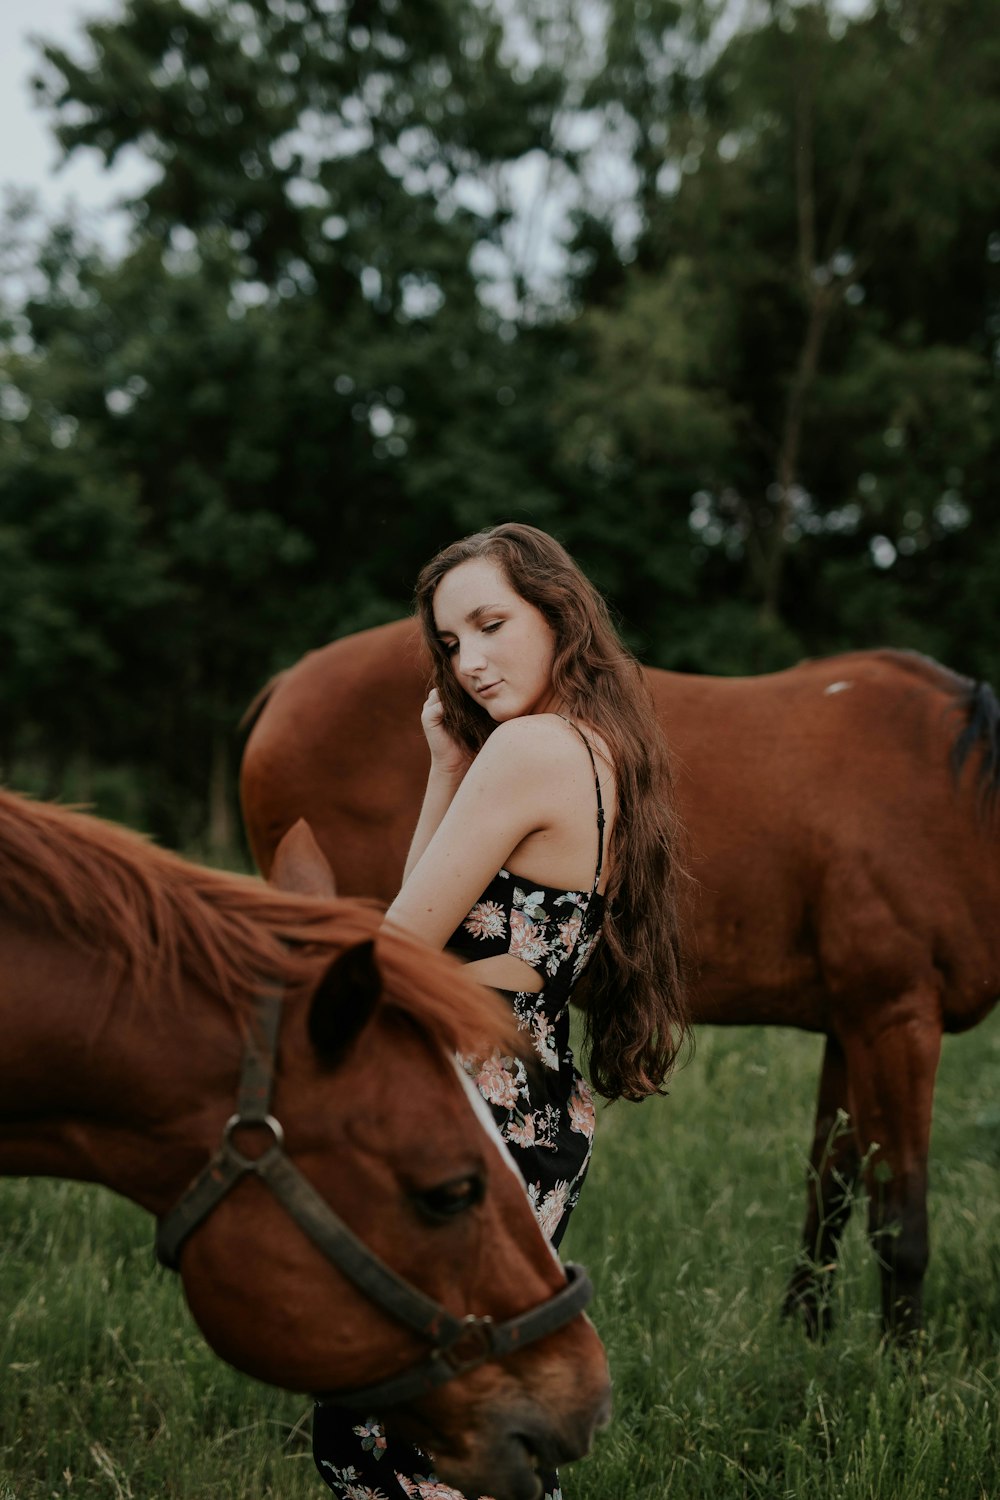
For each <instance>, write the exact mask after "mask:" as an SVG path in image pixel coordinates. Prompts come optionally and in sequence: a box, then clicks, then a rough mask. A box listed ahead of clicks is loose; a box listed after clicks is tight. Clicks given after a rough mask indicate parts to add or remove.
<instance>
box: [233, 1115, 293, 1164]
mask: <svg viewBox="0 0 1000 1500" xmlns="http://www.w3.org/2000/svg"><path fill="white" fill-rule="evenodd" d="M238 1130H253V1131H257V1130H266V1131H267V1132H268V1134H269V1135H270V1137H271V1139H270V1141H268V1142H267V1143H266V1144H265V1145H264V1147H263V1149H262V1150H261V1151H259V1152H258V1153H257V1155H256V1156H247V1155H246V1153H245V1152H244V1151H241V1150H240V1149H239V1147H238V1146H234V1145H233V1136H234V1135H235V1134H236V1132H237V1131H238ZM284 1144H285V1132H284V1130H283V1129H282V1128H281V1121H280V1120H276V1119H275V1118H274V1116H273V1115H261V1117H260V1119H258V1120H248V1119H246V1117H245V1116H244V1115H230V1116H229V1119H228V1120H227V1121H226V1123H225V1125H224V1126H223V1130H222V1148H223V1150H224V1151H228V1153H229V1155H230V1156H231V1157H233V1158H234V1159H235V1161H236V1162H237V1164H238V1165H239V1166H241V1167H242V1168H243V1169H244V1170H245V1171H247V1172H252V1171H253V1170H254V1168H255V1167H256V1166H257V1164H258V1162H261V1161H263V1160H264V1157H265V1156H269V1155H270V1153H271V1152H272V1151H274V1150H276V1149H277V1150H279V1151H280V1149H281V1147H282V1146H283V1145H284Z"/></svg>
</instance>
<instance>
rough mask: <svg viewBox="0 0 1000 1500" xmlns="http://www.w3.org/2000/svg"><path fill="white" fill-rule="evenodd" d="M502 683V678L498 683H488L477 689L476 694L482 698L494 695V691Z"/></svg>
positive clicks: (498, 679)
mask: <svg viewBox="0 0 1000 1500" xmlns="http://www.w3.org/2000/svg"><path fill="white" fill-rule="evenodd" d="M502 681H503V679H502V678H497V680H496V682H487V683H486V684H485V685H484V686H483V687H477V688H476V692H477V694H478V695H479V697H480V698H482V697H483V695H484V694H485V693H492V691H493V689H494V688H497V687H499V686H500V683H501V682H502Z"/></svg>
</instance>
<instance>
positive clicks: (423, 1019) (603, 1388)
mask: <svg viewBox="0 0 1000 1500" xmlns="http://www.w3.org/2000/svg"><path fill="white" fill-rule="evenodd" d="M292 863H293V864H294V859H293V860H292ZM299 887H300V889H302V888H303V882H302V881H301V880H300V881H299ZM380 923H381V914H380V912H379V911H378V910H377V909H375V907H374V906H373V905H372V904H371V903H363V902H358V901H348V900H340V901H331V900H323V899H319V898H318V897H317V896H316V895H308V894H307V895H303V894H289V893H286V892H282V891H277V890H272V889H269V888H268V887H266V886H264V885H262V884H261V883H260V882H258V881H256V880H251V879H248V878H243V877H238V876H233V875H228V874H223V873H220V872H218V871H213V870H207V869H202V868H199V867H198V866H195V865H192V864H189V863H187V862H186V861H184V860H181V859H180V858H178V857H176V856H174V855H171V854H168V853H165V852H163V851H160V850H157V849H155V848H152V847H150V846H149V845H148V844H147V843H145V842H144V841H143V840H142V839H140V838H139V837H137V836H136V835H134V834H130V833H127V832H126V831H125V830H122V829H118V828H116V827H114V826H113V825H111V824H106V823H102V822H100V821H99V820H97V819H95V818H89V817H86V816H83V815H81V814H78V813H74V812H70V811H66V810H64V809H61V808H57V807H51V806H47V805H44V804H35V803H32V802H29V801H27V800H25V799H23V798H20V797H17V796H15V795H13V794H11V793H8V792H4V791H0V1028H2V1037H3V1041H2V1045H0V1172H2V1173H16V1174H25V1175H44V1176H59V1177H71V1178H78V1179H82V1180H87V1181H92V1182H100V1183H103V1184H105V1185H106V1186H108V1187H110V1188H113V1189H114V1190H115V1191H117V1192H119V1193H122V1194H124V1196H126V1197H127V1198H130V1199H132V1200H133V1201H134V1202H136V1203H138V1204H140V1205H141V1206H142V1207H143V1208H145V1209H147V1210H149V1212H150V1213H152V1214H154V1215H156V1216H157V1218H158V1219H159V1220H160V1233H159V1239H158V1246H159V1250H160V1253H161V1258H162V1259H164V1260H165V1261H166V1262H167V1263H169V1264H179V1269H180V1273H181V1276H182V1279H183V1284H184V1290H185V1294H186V1296H187V1300H188V1303H189V1305H190V1307H191V1310H192V1312H193V1314H194V1317H195V1319H196V1321H197V1322H198V1324H199V1325H200V1327H201V1329H202V1331H203V1333H204V1334H205V1337H206V1338H207V1340H208V1342H209V1343H210V1344H211V1346H212V1347H213V1349H215V1350H216V1352H217V1353H219V1354H220V1355H221V1356H222V1357H223V1358H224V1359H226V1360H228V1361H229V1362H230V1363H231V1364H233V1365H235V1366H236V1367H237V1368H238V1369H240V1370H243V1371H245V1372H247V1373H248V1374H250V1375H253V1376H255V1377H257V1378H258V1379H262V1380H267V1381H270V1382H272V1383H273V1384H275V1385H280V1386H283V1387H285V1388H287V1389H290V1390H297V1391H309V1392H319V1393H324V1395H325V1396H326V1397H327V1398H328V1399H330V1400H331V1401H337V1402H340V1403H341V1404H345V1405H349V1406H352V1405H355V1404H356V1402H357V1401H360V1402H361V1403H362V1404H363V1405H364V1406H365V1407H366V1409H368V1410H375V1411H380V1410H381V1409H382V1407H383V1405H384V1406H385V1407H388V1408H389V1410H388V1413H387V1415H388V1419H389V1421H390V1424H393V1423H394V1424H395V1428H396V1430H398V1431H399V1432H400V1434H401V1435H403V1436H405V1437H407V1438H409V1439H410V1440H411V1441H415V1442H417V1443H419V1444H420V1446H421V1447H423V1448H426V1449H429V1450H430V1451H431V1452H432V1453H433V1454H434V1456H435V1459H436V1461H437V1464H438V1468H439V1471H440V1473H441V1474H442V1477H444V1478H446V1479H447V1481H448V1482H449V1483H451V1484H455V1485H458V1486H460V1487H461V1488H462V1489H463V1490H467V1491H468V1492H469V1493H471V1494H477V1495H478V1494H480V1493H482V1492H487V1493H489V1494H491V1495H494V1496H496V1497H497V1500H533V1497H535V1496H536V1495H537V1494H538V1493H539V1480H538V1476H537V1467H538V1465H539V1464H541V1466H542V1467H543V1468H550V1467H552V1466H554V1465H555V1464H556V1463H557V1462H560V1461H567V1460H569V1459H571V1458H575V1457H579V1456H580V1455H581V1454H582V1453H583V1452H585V1451H586V1448H587V1446H588V1444H589V1441H590V1437H591V1433H592V1431H593V1428H594V1426H595V1424H596V1423H597V1422H599V1421H600V1420H602V1419H603V1417H604V1416H605V1415H606V1408H607V1399H608V1386H607V1366H606V1362H605V1359H604V1353H603V1350H602V1349H601V1346H600V1342H599V1340H598V1338H597V1335H596V1333H595V1332H594V1330H593V1328H592V1326H591V1325H590V1324H589V1322H588V1321H587V1319H586V1318H585V1317H583V1316H582V1315H581V1314H580V1312H579V1299H578V1298H577V1295H576V1289H575V1286H574V1283H573V1282H572V1281H567V1276H566V1273H565V1272H564V1271H563V1269H562V1268H561V1267H560V1265H559V1263H558V1261H557V1259H556V1257H555V1256H554V1255H553V1254H552V1252H551V1250H550V1248H549V1246H548V1245H547V1244H546V1242H545V1241H544V1239H543V1237H542V1235H541V1232H540V1231H539V1229H538V1227H537V1224H536V1222H535V1219H534V1215H533V1213H532V1211H531V1208H530V1205H529V1203H528V1199H527V1195H526V1194H525V1192H524V1189H523V1186H522V1184H521V1181H520V1178H519V1177H518V1176H517V1174H516V1173H515V1172H514V1171H513V1170H512V1168H511V1167H510V1165H509V1161H508V1158H507V1154H506V1152H505V1151H504V1150H503V1147H502V1144H501V1143H500V1141H499V1137H497V1136H496V1135H495V1133H494V1132H493V1131H492V1129H491V1128H490V1126H489V1123H488V1117H487V1116H486V1112H485V1111H484V1110H482V1107H481V1105H480V1103H479V1099H478V1095H477V1094H476V1092H475V1090H474V1089H473V1088H472V1086H471V1084H470V1082H469V1080H468V1079H467V1078H466V1077H465V1075H464V1073H462V1071H461V1069H459V1067H458V1066H457V1064H456V1063H455V1061H454V1056H455V1053H456V1051H458V1052H465V1053H468V1052H476V1053H479V1052H481V1051H482V1049H483V1048H484V1047H489V1046H492V1045H499V1046H501V1047H503V1048H505V1049H507V1050H509V1049H510V1048H511V1047H512V1046H515V1047H516V1046H517V1041H516V1038H515V1035H514V1032H513V1025H512V1022H511V1019H510V1016H509V1012H508V1011H507V1008H506V1007H505V1006H504V1005H503V1002H502V1001H501V1000H500V999H499V998H498V997H497V996H496V995H494V994H493V993H492V992H491V991H487V990H486V989H484V988H483V987H482V986H480V985H477V984H470V983H469V981H468V980H467V979H466V978H465V977H464V976H463V975H462V973H461V969H460V967H459V965H458V964H456V963H455V962H453V961H452V960H450V959H449V958H448V957H447V956H446V955H443V954H437V953H434V952H431V951H430V950H428V949H426V948H425V947H423V946H422V945H419V944H417V943H416V942H414V941H412V940H410V939H409V938H407V937H406V936H405V934H403V933H401V932H398V931H397V932H394V931H392V930H391V929H386V928H381V926H380ZM262 995H264V996H265V997H266V1006H265V1004H264V1003H263V1002H262V1001H261V996H262ZM266 1017H270V1019H269V1020H268V1019H266ZM268 1026H270V1027H271V1028H272V1031H273V1032H275V1033H276V1035H275V1036H271V1037H270V1038H268V1036H266V1035H264V1033H265V1032H266V1031H267V1028H268ZM241 1059H242V1061H241ZM241 1070H242V1071H241ZM237 1101H238V1102H237ZM234 1111H236V1113H237V1115H238V1116H239V1119H238V1120H236V1121H234V1120H232V1119H230V1117H231V1116H233V1114H234ZM272 1111H273V1114H272ZM227 1120H228V1121H229V1123H228V1124H227ZM220 1138H224V1139H225V1142H226V1145H225V1147H224V1148H223V1150H222V1151H221V1152H219V1153H217V1154H216V1155H215V1157H214V1158H213V1152H214V1151H215V1148H216V1145H217V1143H218V1142H219V1140H220ZM282 1140H283V1141H284V1142H285V1145H284V1146H282V1144H281V1142H282ZM210 1158H213V1159H212V1161H211V1164H210V1166H208V1167H207V1168H206V1163H208V1162H209V1159H210ZM192 1179H194V1185H193V1186H191V1184H192ZM338 1215H339V1216H340V1217H338ZM581 1282H582V1283H583V1284H584V1286H585V1284H586V1278H585V1277H581V1276H579V1274H578V1275H577V1277H576V1283H577V1285H579V1284H580V1283H581ZM362 1287H363V1288H365V1290H361V1289H359V1288H362ZM574 1299H576V1301H575V1302H574ZM571 1302H573V1303H574V1305H573V1306H570V1303H571ZM424 1325H426V1326H424ZM522 1342H523V1344H524V1345H527V1347H523V1348H522V1347H521V1343H522ZM446 1345H447V1346H448V1347H445V1346H446ZM432 1350H436V1352H434V1353H431V1351H432ZM500 1355H502V1356H503V1357H502V1358H501V1357H497V1356H500ZM428 1356H430V1357H428ZM421 1362H422V1363H421ZM414 1366H416V1370H415V1371H414V1369H413V1367H414ZM450 1377H454V1378H450ZM442 1380H445V1381H446V1383H441V1381H442Z"/></svg>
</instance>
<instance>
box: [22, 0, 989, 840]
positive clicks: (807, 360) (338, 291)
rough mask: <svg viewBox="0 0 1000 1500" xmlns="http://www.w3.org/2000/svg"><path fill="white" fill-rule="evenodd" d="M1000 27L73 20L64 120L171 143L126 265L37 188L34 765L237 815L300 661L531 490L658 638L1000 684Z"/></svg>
mask: <svg viewBox="0 0 1000 1500" xmlns="http://www.w3.org/2000/svg"><path fill="white" fill-rule="evenodd" d="M998 22H1000V0H962V3H961V4H959V3H957V0H874V3H872V4H871V6H870V7H869V9H868V10H867V11H865V12H863V13H861V14H860V15H854V16H847V15H845V14H843V13H841V12H840V11H839V10H838V9H837V8H836V7H835V6H834V5H832V4H830V3H827V0H814V3H808V4H799V5H792V4H788V3H786V0H769V3H766V4H765V3H761V4H759V5H758V6H757V7H756V8H751V9H749V10H747V11H745V12H743V13H742V14H741V16H740V18H739V20H738V22H737V21H736V20H734V14H733V12H732V10H731V8H730V7H726V6H721V5H716V4H713V3H711V0H642V3H639V4H637V3H635V0H628V3H626V0H603V4H602V5H600V6H595V5H587V6H583V5H582V3H581V0H511V3H509V4H504V5H502V6H501V5H500V4H499V3H491V0H353V3H350V0H240V3H237V4H229V3H226V4H223V3H221V0H203V3H195V0H120V4H119V7H118V9H117V11H115V12H113V13H112V14H111V15H110V16H106V17H105V18H103V19H101V20H99V21H95V22H91V23H89V24H87V25H86V26H85V27H84V28H83V31H82V34H81V37H80V39H79V41H78V42H77V43H76V44H74V45H73V46H71V47H67V48H58V47H55V46H46V47H45V48H44V49H43V52H42V55H41V58H40V76H39V90H40V93H41V94H42V97H43V98H44V99H45V100H46V101H47V104H48V106H49V108H50V110H51V114H52V118H53V122H54V126H55V129H56V131H57V133H58V135H59V137H60V139H61V141H62V143H63V145H64V146H65V148H66V149H67V150H68V151H77V150H82V149H96V150H97V151H99V152H100V153H102V155H103V156H104V158H105V159H106V160H107V161H108V162H111V161H113V160H114V159H115V157H116V156H117V154H118V153H119V152H121V151H123V150H126V149H138V150H139V151H140V152H142V153H143V155H144V156H145V158H146V159H147V161H148V162H149V164H150V166H151V168H152V170H151V173H150V183H149V186H148V188H147V189H146V190H145V191H144V192H142V193H141V194H140V195H139V196H138V197H137V199H136V201H135V202H134V203H133V204H132V205H131V215H132V226H133V227H132V233H131V238H130V241H129V244H128V247H127V249H126V250H125V251H124V252H123V253H122V254H121V255H119V256H110V255H109V254H108V252H107V251H104V250H101V249H100V248H98V247H95V246H94V245H92V244H89V243H88V242H87V241H86V239H85V237H84V236H83V234H82V233H81V231H80V230H79V228H78V227H77V226H74V225H73V224H72V223H60V224H55V225H50V226H48V228H47V229H45V230H44V231H40V230H39V229H38V228H37V227H34V226H32V224H31V223H30V222H29V221H27V220H26V219H25V217H24V214H23V212H22V211H19V210H16V211H13V212H11V213H10V214H8V218H7V222H6V228H5V238H4V242H3V246H2V247H0V248H2V249H3V255H4V261H3V266H2V268H0V269H3V271H4V286H5V292H4V315H5V322H4V326H3V329H2V340H0V402H2V412H3V416H4V418H5V421H4V427H3V433H2V438H0V652H2V661H3V666H2V668H0V706H2V710H3V713H2V717H3V723H4V729H3V733H2V736H0V757H2V758H3V763H4V765H5V766H6V767H7V768H8V769H9V768H11V767H16V766H19V765H24V764H27V763H28V762H30V763H31V764H32V765H36V766H40V767H42V768H44V777H43V778H42V780H41V781H40V783H39V784H40V785H42V786H43V789H45V790H50V791H51V790H55V789H60V788H63V787H66V786H69V785H71V784H72V785H75V784H76V783H73V782H72V777H69V780H67V777H68V776H69V768H71V767H72V766H76V767H77V768H79V766H80V765H81V764H85V765H86V766H88V767H89V768H90V770H89V772H88V775H89V782H84V783H82V786H83V790H84V791H87V790H88V787H90V788H92V789H93V791H94V794H95V795H97V796H98V798H99V800H100V797H101V796H102V795H105V793H104V791H103V790H102V788H106V787H111V788H112V790H113V789H114V787H115V786H118V787H119V788H120V787H121V786H123V785H124V784H125V781H127V783H128V785H129V787H130V788H131V789H132V790H131V792H130V798H131V800H130V801H129V803H128V807H127V809H124V810H127V811H128V812H129V813H130V814H132V815H134V816H136V817H138V818H139V819H140V820H142V821H144V822H146V823H147V824H149V825H151V826H153V827H154V828H155V829H156V830H157V831H159V832H160V833H161V834H163V835H164V836H166V837H168V838H171V839H180V840H191V839H193V838H198V837H200V836H202V835H203V834H204V833H205V831H206V828H208V827H209V826H210V828H211V833H212V839H213V840H214V842H215V843H216V844H219V845H222V844H224V843H225V842H226V841H227V839H228V838H229V837H230V836H231V830H230V829H229V827H228V826H227V813H228V810H229V809H230V808H231V801H232V795H231V782H232V769H233V764H234V755H235V749H236V746H235V739H234V735H233V729H234V725H235V723H236V720H237V719H238V717H239V714H240V712H241V710H242V708H243V706H244V705H245V704H246V702H247V701H248V700H249V698H250V697H251V696H252V694H253V692H254V691H255V690H256V688H257V687H258V686H259V685H260V683H261V682H262V681H263V680H264V679H265V678H266V677H267V676H268V675H269V674H270V673H271V672H273V671H275V670H277V669H278V668H280V667H281V666H283V665H285V664H287V663H288V662H289V661H291V660H293V659H295V657H297V656H298V655H299V654H301V653H302V652H303V651H304V650H307V649H309V648H310V647H311V646H314V645H316V644H318V643H320V642H321V641H323V640H324V639H326V638H328V637H329V636H330V635H333V634H338V633H342V632H344V631H347V630H351V629H357V628H361V627H363V626H366V625H369V624H372V623H376V622H378V621H379V620H382V619H386V618H389V617H391V616H393V615H396V614H398V613H400V612H402V611H403V610H404V609H405V608H406V607H407V605H408V602H409V596H410V590H411V588H412V581H413V578H414V576H415V574H416V571H417V569H418V567H419V566H420V564H421V563H422V562H423V561H424V560H425V559H426V557H427V556H428V555H429V554H430V553H431V552H433V551H434V550H435V549H436V548H437V547H438V546H439V545H441V544H442V543H444V542H446V541H448V540H451V539H452V538H453V537H454V536H455V535H458V534H460V533H462V532H464V531H468V530H470V529H473V528H475V527H478V526H481V525H487V524H490V523H492V522H495V521H496V520H499V519H503V518H507V517H511V516H516V517H522V518H526V519H530V520H533V521H535V522H536V523H537V524H539V525H542V526H547V527H550V528H552V529H553V530H555V531H556V532H557V534H559V535H560V536H562V537H563V538H564V539H565V540H566V541H567V543H568V544H569V545H570V546H571V547H572V548H573V550H574V551H575V552H576V553H577V555H578V556H579V557H580V560H581V562H582V563H583V564H584V566H585V567H586V568H587V569H588V570H589V571H590V573H591V574H592V576H594V578H595V579H596V580H597V582H598V583H599V584H600V585H601V586H602V587H604V588H605V589H606V590H607V592H608V593H609V594H610V596H611V598H612V601H613V602H614V603H615V604H616V605H617V606H618V607H619V609H620V610H621V611H622V614H623V623H624V626H625V629H626V632H627V634H628V635H629V637H630V639H631V640H632V641H633V642H634V643H635V644H636V645H637V646H638V648H639V649H640V650H641V651H642V652H643V654H644V655H645V656H646V657H647V659H650V660H654V661H658V662H659V663H661V664H665V665H673V666H679V667H686V668H694V669H697V670H703V671H713V672H739V671H748V670H758V669H761V668H768V667H772V666H778V665H783V664H785V663H787V662H789V661H791V660H794V659H795V658H796V657H797V656H799V655H802V654H804V653H807V652H809V653H816V652H818V651H823V650H831V649H837V648H839V647H842V646H857V645H877V644H885V643H889V644H895V645H911V646H916V647H919V648H920V649H926V650H929V651H932V652H933V653H934V654H937V655H939V656H941V657H942V658H944V659H945V660H948V661H950V662H951V663H952V664H953V665H955V666H956V667H959V668H960V669H965V670H969V671H972V672H975V673H979V674H982V675H988V674H991V673H992V674H993V675H994V677H996V676H1000V648H998V647H997V645H996V644H995V632H994V630H992V629H991V626H992V624H993V615H994V611H993V607H992V590H993V580H995V578H996V576H997V567H996V565H997V563H998V562H1000V509H998V502H997V499H996V494H995V485H994V484H993V482H992V475H993V474H994V472H995V470H996V461H997V457H998V452H997V449H998V433H1000V424H998V422H997V347H998V338H1000V222H998V221H997V219H996V204H997V203H998V202H1000V180H998V179H1000V24H998ZM529 177H530V178H531V180H532V181H533V183H534V187H532V188H528V187H525V186H524V184H525V183H526V182H527V181H528V180H529ZM518 184H521V186H520V187H518ZM546 215H549V216H550V218H551V220H552V222H558V221H559V220H560V219H561V220H562V222H563V223H564V224H568V226H569V227H568V228H567V229H566V230H565V231H564V232H563V234H562V238H561V240H560V239H559V236H558V235H556V236H555V238H550V240H549V241H548V248H547V249H546V250H545V252H544V254H542V255H541V256H539V254H538V252H537V246H538V245H539V243H545V238H544V235H541V238H540V226H544V223H545V216H546ZM532 246H534V247H535V249H534V250H532V249H531V248H530V247H532ZM533 255H534V263H533V261H532V256H533ZM543 284H544V290H543ZM115 767H127V768H132V769H131V770H130V771H129V773H128V776H127V777H126V778H125V781H122V780H119V782H115V781H114V779H113V775H112V771H111V770H109V768H115ZM102 776H103V778H104V780H103V782H102V780H101V778H102ZM109 778H110V779H109ZM137 785H138V788H139V790H138V792H136V790H135V788H136V786H137ZM109 799H110V800H109ZM105 800H106V801H107V802H108V807H109V810H110V811H112V812H119V813H120V812H121V811H123V806H122V804H121V798H119V802H118V803H116V802H115V801H114V797H113V796H111V795H110V793H109V794H107V796H105Z"/></svg>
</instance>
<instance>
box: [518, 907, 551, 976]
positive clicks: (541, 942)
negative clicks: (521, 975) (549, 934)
mask: <svg viewBox="0 0 1000 1500" xmlns="http://www.w3.org/2000/svg"><path fill="white" fill-rule="evenodd" d="M510 951H511V953H512V954H513V955H514V957H515V958H522V959H523V960H524V962H525V963H526V964H530V965H531V967H532V968H534V967H535V965H536V964H538V963H540V962H541V960H542V959H543V958H544V957H545V955H546V954H547V953H548V951H549V945H548V943H547V942H546V941H545V939H544V937H543V936H542V934H541V932H540V931H539V929H538V925H537V923H535V922H533V921H532V920H531V918H530V917H526V916H525V915H524V913H523V912H521V911H512V912H511V914H510Z"/></svg>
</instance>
